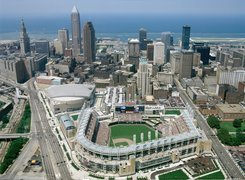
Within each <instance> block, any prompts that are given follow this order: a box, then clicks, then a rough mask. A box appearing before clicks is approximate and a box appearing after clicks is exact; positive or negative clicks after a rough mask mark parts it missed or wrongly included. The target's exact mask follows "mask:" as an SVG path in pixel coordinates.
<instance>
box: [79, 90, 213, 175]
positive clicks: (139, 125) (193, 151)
mask: <svg viewBox="0 0 245 180" xmlns="http://www.w3.org/2000/svg"><path fill="white" fill-rule="evenodd" d="M112 92H113V94H114V92H117V90H112V89H110V94H112ZM119 92H120V91H119ZM113 96H114V95H111V96H109V97H108V98H110V97H113ZM108 98H107V104H108ZM110 106H111V109H110V111H105V112H103V113H102V112H101V111H100V110H99V109H98V108H95V107H94V108H84V109H83V110H82V111H81V113H80V115H79V119H78V120H79V127H78V130H77V136H76V144H75V150H76V152H77V154H78V158H79V161H80V162H81V165H82V166H84V168H86V169H89V170H90V171H94V172H98V171H99V172H101V173H106V174H110V175H112V176H113V175H115V176H127V175H131V174H134V173H136V172H137V171H140V170H144V169H147V168H151V167H156V166H162V165H164V164H166V163H171V162H178V161H180V160H181V159H182V158H185V157H190V156H195V155H200V154H205V153H210V152H211V142H210V141H209V140H208V139H207V138H206V137H205V135H204V133H202V131H200V130H199V129H197V128H196V127H195V125H194V124H193V117H192V115H191V114H190V112H189V111H188V110H187V109H186V108H185V107H181V108H178V109H176V108H174V109H173V108H172V109H171V107H168V109H165V107H164V105H136V104H130V105H128V104H125V103H121V104H110ZM166 111H167V112H168V114H166V113H165V112H166ZM169 112H171V113H169ZM175 112H177V113H175Z"/></svg>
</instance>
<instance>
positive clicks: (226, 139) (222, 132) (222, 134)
mask: <svg viewBox="0 0 245 180" xmlns="http://www.w3.org/2000/svg"><path fill="white" fill-rule="evenodd" d="M217 136H218V137H219V139H220V141H221V142H222V143H223V144H226V145H233V142H232V138H231V135H230V134H229V131H227V130H226V129H224V128H221V129H219V130H218V133H217Z"/></svg>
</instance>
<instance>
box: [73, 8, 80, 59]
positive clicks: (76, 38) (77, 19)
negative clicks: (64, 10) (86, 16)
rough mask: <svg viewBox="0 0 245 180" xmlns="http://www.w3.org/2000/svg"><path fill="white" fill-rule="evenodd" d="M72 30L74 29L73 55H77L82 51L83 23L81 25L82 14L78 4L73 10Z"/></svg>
mask: <svg viewBox="0 0 245 180" xmlns="http://www.w3.org/2000/svg"><path fill="white" fill-rule="evenodd" d="M71 30H72V53H73V56H77V55H79V54H80V53H81V25H80V14H79V12H78V10H77V8H76V6H74V7H73V9H72V11H71Z"/></svg>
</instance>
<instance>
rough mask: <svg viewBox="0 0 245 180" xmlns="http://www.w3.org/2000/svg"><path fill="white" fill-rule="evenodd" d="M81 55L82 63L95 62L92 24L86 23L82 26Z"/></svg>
mask: <svg viewBox="0 0 245 180" xmlns="http://www.w3.org/2000/svg"><path fill="white" fill-rule="evenodd" d="M83 53H84V61H85V62H87V63H91V62H93V61H95V30H94V27H93V24H92V22H86V23H85V24H84V26H83Z"/></svg>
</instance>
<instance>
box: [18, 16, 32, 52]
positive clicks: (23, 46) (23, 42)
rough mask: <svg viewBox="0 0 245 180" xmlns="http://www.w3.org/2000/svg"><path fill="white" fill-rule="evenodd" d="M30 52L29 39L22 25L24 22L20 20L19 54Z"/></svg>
mask: <svg viewBox="0 0 245 180" xmlns="http://www.w3.org/2000/svg"><path fill="white" fill-rule="evenodd" d="M28 52H30V39H29V37H28V34H27V32H26V27H25V24H24V20H23V19H22V20H21V28H20V53H21V54H26V53H28Z"/></svg>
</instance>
